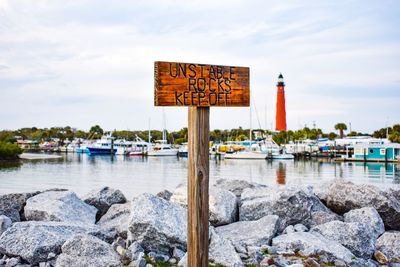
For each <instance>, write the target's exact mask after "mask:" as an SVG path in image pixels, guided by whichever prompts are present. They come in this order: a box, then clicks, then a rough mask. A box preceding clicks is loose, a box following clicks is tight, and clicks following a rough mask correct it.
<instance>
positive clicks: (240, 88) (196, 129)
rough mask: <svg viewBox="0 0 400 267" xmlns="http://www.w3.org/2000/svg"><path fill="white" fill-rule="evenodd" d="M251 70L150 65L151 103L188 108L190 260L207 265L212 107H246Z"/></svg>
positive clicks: (197, 266)
mask: <svg viewBox="0 0 400 267" xmlns="http://www.w3.org/2000/svg"><path fill="white" fill-rule="evenodd" d="M249 71H250V70H249V68H246V67H229V66H221V65H205V64H192V63H176V62H160V61H157V62H155V64H154V105H155V106H179V107H185V106H186V107H188V111H189V113H188V242H187V249H188V258H187V265H188V266H190V267H208V236H209V235H208V214H209V206H208V201H209V198H208V189H209V173H210V163H209V140H210V139H209V132H210V107H213V106H216V107H221V106H222V107H246V106H249V104H250V87H249V76H250V74H249Z"/></svg>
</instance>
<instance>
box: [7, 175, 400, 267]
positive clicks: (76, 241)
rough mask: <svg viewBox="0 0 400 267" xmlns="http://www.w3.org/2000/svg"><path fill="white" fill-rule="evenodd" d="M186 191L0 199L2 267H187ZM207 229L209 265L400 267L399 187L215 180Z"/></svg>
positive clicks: (59, 192) (52, 192) (105, 190)
mask: <svg viewBox="0 0 400 267" xmlns="http://www.w3.org/2000/svg"><path fill="white" fill-rule="evenodd" d="M186 192H187V189H186V185H180V186H178V187H177V188H176V189H175V190H173V192H170V191H168V190H164V191H162V192H159V193H158V194H157V195H152V194H148V193H143V194H140V195H139V196H136V197H134V198H133V199H129V198H128V199H127V198H126V197H125V196H124V195H123V194H122V192H121V191H120V190H116V189H112V188H109V187H102V188H100V189H95V190H92V191H91V192H89V193H87V194H86V195H85V196H82V197H81V198H79V197H78V196H77V195H76V194H75V193H74V192H72V191H68V190H65V189H49V190H45V191H37V192H31V193H13V194H4V195H0V266H2V264H3V265H5V264H6V263H7V264H9V265H7V266H18V265H17V264H19V265H21V266H24V267H28V266H39V265H40V264H42V265H43V264H44V265H43V266H142V267H143V266H146V264H152V265H153V266H160V265H157V264H159V263H160V262H162V263H163V264H164V265H162V266H186V265H185V259H186V256H185V255H186V232H187V228H186V221H187V210H186ZM209 221H210V224H211V226H210V237H209V240H210V251H209V255H210V260H211V261H212V262H213V264H214V265H215V266H269V265H273V264H274V265H275V266H292V267H296V266H328V265H329V264H333V265H334V266H378V262H379V264H387V266H389V265H390V264H392V265H390V266H399V265H400V190H399V188H397V189H388V190H381V189H379V188H377V187H375V186H372V185H356V184H353V183H351V182H345V181H340V180H335V181H333V182H331V183H330V184H328V185H320V186H316V187H314V188H312V187H310V186H309V187H304V188H294V187H291V186H281V187H272V186H266V185H262V184H257V183H250V182H247V181H243V180H226V179H220V180H218V181H216V182H215V184H214V185H212V186H210V214H209ZM93 248H96V249H93ZM78 251H84V252H83V254H79V253H78ZM77 253H78V254H79V257H78V254H77ZM85 253H86V254H85ZM77 257H78V258H77ZM13 262H14V263H16V264H15V265H12V264H13ZM178 263H179V264H178ZM23 264H25V265H23ZM396 264H397V265H396ZM42 265H40V266H42ZM210 266H212V265H210Z"/></svg>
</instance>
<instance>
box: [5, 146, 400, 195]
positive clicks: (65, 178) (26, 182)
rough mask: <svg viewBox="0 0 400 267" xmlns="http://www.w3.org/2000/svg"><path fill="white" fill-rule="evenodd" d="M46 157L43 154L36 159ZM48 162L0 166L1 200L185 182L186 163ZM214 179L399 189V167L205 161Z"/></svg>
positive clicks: (65, 158) (74, 156) (68, 158)
mask: <svg viewBox="0 0 400 267" xmlns="http://www.w3.org/2000/svg"><path fill="white" fill-rule="evenodd" d="M37 155H38V156H42V157H43V156H47V154H37ZM54 156H58V157H60V158H54V159H53V158H48V159H37V160H23V161H22V162H21V163H19V164H12V165H9V164H2V165H0V183H1V185H2V186H1V188H0V194H3V193H10V192H29V191H34V190H44V189H48V188H56V187H57V188H67V189H71V190H74V191H75V192H77V193H79V194H84V193H86V192H87V191H89V190H90V189H92V188H97V187H100V186H104V185H108V186H110V187H114V188H121V190H122V191H123V192H124V194H126V195H127V196H128V197H129V198H130V197H133V196H135V195H138V194H141V193H144V192H149V193H157V192H159V191H161V190H164V189H169V190H172V189H173V188H175V187H176V186H177V185H178V184H180V183H184V182H186V179H187V162H188V161H187V158H179V157H176V156H175V157H141V156H139V157H130V156H118V155H116V156H111V155H98V156H90V155H88V154H78V153H68V154H65V153H53V154H50V157H54ZM219 178H225V179H242V180H247V181H250V182H257V183H262V184H269V185H276V184H286V185H296V186H307V185H315V184H323V183H325V182H328V181H330V180H332V179H335V178H338V179H345V180H349V181H353V182H355V183H369V184H375V185H378V186H380V187H394V186H399V185H398V184H399V183H400V167H399V164H391V163H387V164H385V163H363V162H340V163H334V162H332V161H331V160H330V159H312V160H289V161H288V160H237V159H229V160H228V159H227V160H215V159H213V160H210V183H213V182H214V181H216V180H217V179H219Z"/></svg>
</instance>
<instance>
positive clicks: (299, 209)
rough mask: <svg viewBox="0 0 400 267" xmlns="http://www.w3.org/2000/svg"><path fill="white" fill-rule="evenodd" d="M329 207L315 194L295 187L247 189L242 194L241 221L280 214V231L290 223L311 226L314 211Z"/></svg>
mask: <svg viewBox="0 0 400 267" xmlns="http://www.w3.org/2000/svg"><path fill="white" fill-rule="evenodd" d="M320 209H323V210H325V209H326V211H328V209H327V208H326V207H325V206H324V205H323V204H322V203H321V201H320V200H319V199H318V198H317V197H316V196H315V195H313V194H311V193H309V192H305V191H304V190H302V189H298V188H293V187H275V188H272V187H266V188H254V189H246V190H244V191H243V193H242V196H241V204H240V207H239V216H240V220H241V221H254V220H258V219H260V218H262V217H264V216H266V215H278V216H279V218H280V219H281V223H280V231H282V230H283V229H285V227H286V226H288V225H294V224H297V223H302V224H304V225H307V226H309V224H310V223H309V222H310V220H311V214H312V213H313V212H314V211H318V210H320Z"/></svg>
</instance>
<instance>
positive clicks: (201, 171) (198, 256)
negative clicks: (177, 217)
mask: <svg viewBox="0 0 400 267" xmlns="http://www.w3.org/2000/svg"><path fill="white" fill-rule="evenodd" d="M209 116H210V108H208V107H199V108H198V107H189V116H188V117H189V118H188V120H189V125H188V126H189V127H188V131H189V140H188V141H189V142H188V144H189V145H188V147H189V148H188V154H189V155H188V156H189V158H188V176H189V177H188V198H187V199H188V266H193V267H194V266H196V267H206V266H208V186H209V129H210V124H209Z"/></svg>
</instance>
